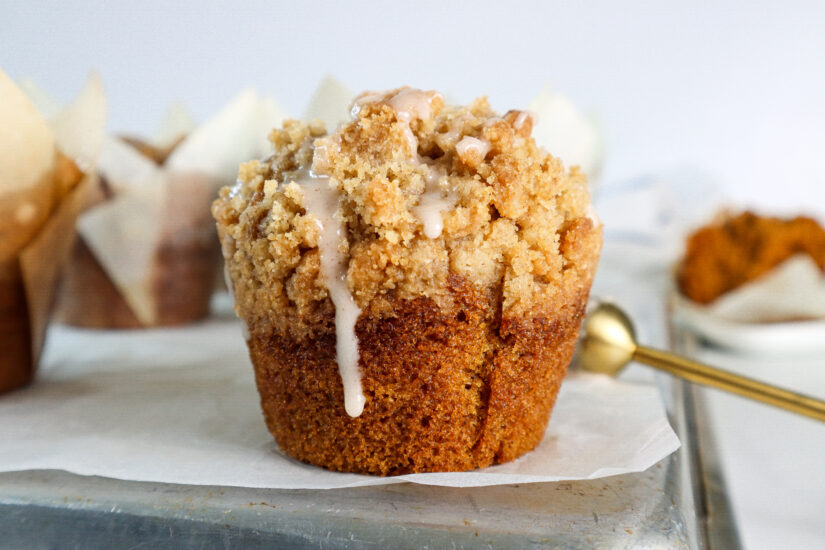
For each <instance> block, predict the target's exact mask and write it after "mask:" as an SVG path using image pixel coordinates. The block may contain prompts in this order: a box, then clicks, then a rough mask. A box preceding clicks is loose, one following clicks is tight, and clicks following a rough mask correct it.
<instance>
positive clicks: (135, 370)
mask: <svg viewBox="0 0 825 550" xmlns="http://www.w3.org/2000/svg"><path fill="white" fill-rule="evenodd" d="M51 330H52V331H51V333H50V335H49V343H48V347H47V350H46V352H45V356H44V360H43V367H42V371H41V372H40V374H39V377H38V379H37V381H36V382H35V384H34V385H33V386H31V387H29V388H27V389H24V390H21V391H18V392H14V393H11V394H7V395H3V396H0V471H12V470H26V469H61V470H68V471H70V472H74V473H77V474H83V475H99V476H106V477H113V478H120V479H128V480H136V481H155V482H168V483H182V484H200V485H227V486H243V487H269V488H316V489H324V488H327V489H328V488H338V487H354V486H362V485H376V484H386V483H397V482H402V481H411V482H415V483H423V484H431V485H444V486H455V487H469V486H483V485H497V484H512V483H530V482H543V481H557V480H572V479H593V478H598V477H603V476H609V475H614V474H621V473H627V472H635V471H641V470H645V469H646V468H648V467H650V466H652V465H653V464H655V463H656V462H658V461H659V460H661V459H662V458H664V457H666V456H667V455H669V454H670V453H672V452H673V451H675V450H676V449H677V448H678V447H679V441H678V439H677V437H676V435H675V434H674V432H673V430H672V429H671V427H670V425H669V424H668V421H667V418H666V416H665V412H664V409H663V405H662V402H661V398H660V396H659V394H658V391H657V390H656V388H655V387H654V386H646V385H635V384H628V383H624V382H619V381H616V380H613V379H610V378H607V377H603V376H599V375H581V374H575V375H571V376H569V377H568V379H567V380H566V381H565V383H564V385H563V387H562V391H561V394H560V396H559V398H558V402H557V404H556V409H555V411H554V412H553V417H552V419H551V421H550V425H549V427H548V430H547V433H546V435H545V438H544V441H543V442H542V443H541V445H540V446H539V448H538V449H536V450H535V451H533V452H532V453H529V454H527V455H525V456H524V457H522V458H521V459H519V460H517V461H515V462H513V463H510V464H505V465H501V466H496V467H492V468H486V469H483V470H478V471H474V472H466V473H444V474H440V473H436V474H415V475H406V476H399V477H393V478H380V477H372V476H364V475H356V474H341V473H334V472H328V471H326V470H323V469H321V468H316V467H313V466H308V465H304V464H302V463H299V462H297V461H295V460H292V459H290V458H287V457H285V456H284V455H282V454H281V453H280V452H279V451H278V449H277V446H276V445H275V443H274V441H273V439H272V438H271V436H270V435H269V433H268V432H267V430H266V427H265V425H264V422H263V417H262V415H261V411H260V406H259V403H258V393H257V391H256V389H255V386H254V380H253V374H252V367H251V366H250V364H249V359H248V356H247V350H246V346H245V344H244V340H243V338H242V337H241V329H240V324H239V323H238V322H237V321H235V320H220V321H210V322H208V323H204V324H197V325H194V326H191V327H187V328H179V329H156V330H143V331H122V332H100V331H84V330H80V329H71V328H67V327H61V326H57V327H53V328H52V329H51Z"/></svg>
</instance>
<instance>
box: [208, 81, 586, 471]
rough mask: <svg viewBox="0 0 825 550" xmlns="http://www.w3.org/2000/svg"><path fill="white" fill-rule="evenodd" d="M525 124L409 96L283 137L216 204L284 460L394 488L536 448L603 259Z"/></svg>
mask: <svg viewBox="0 0 825 550" xmlns="http://www.w3.org/2000/svg"><path fill="white" fill-rule="evenodd" d="M532 125H533V119H532V116H531V115H530V114H529V113H527V112H524V111H510V112H508V113H507V114H506V115H504V116H499V115H497V114H496V113H495V112H493V111H492V110H491V109H490V107H489V105H488V103H487V100H486V99H485V98H481V99H477V100H476V101H474V102H473V103H472V104H471V105H469V106H468V107H451V106H447V105H445V104H444V100H443V97H442V96H441V95H440V94H438V93H436V92H424V91H420V90H414V89H409V88H402V89H399V90H393V91H390V92H387V93H376V94H372V93H370V94H364V95H361V96H360V97H359V98H358V99H356V101H355V104H354V106H353V114H352V119H351V120H350V121H349V122H347V123H345V124H343V125H341V126H340V127H339V128H338V129H337V130H336V131H335V132H334V133H331V134H327V133H326V132H325V130H324V128H322V127H320V126H319V125H315V124H309V125H307V124H303V123H301V122H298V121H288V122H286V123H285V125H284V127H283V128H282V129H280V130H275V131H273V132H272V134H271V141H272V144H273V146H274V153H273V155H272V156H271V157H269V158H267V159H265V160H263V161H252V162H249V163H246V164H244V165H242V166H241V170H240V175H239V180H238V183H237V184H236V185H235V186H234V187H232V188H224V189H223V190H222V191H221V195H220V198H219V199H218V200H217V201H216V202H215V204H214V206H213V214H214V216H215V218H216V220H217V225H218V232H219V234H220V237H221V241H222V244H223V253H224V257H225V258H226V263H227V269H228V274H229V276H230V278H231V282H232V283H233V286H234V293H235V299H236V311H237V313H238V315H239V316H240V317H241V318H242V319H243V320H244V321H245V322H246V325H247V327H248V329H249V330H248V344H249V350H250V356H251V358H252V363H253V365H254V367H255V374H256V380H257V384H258V389H259V392H260V395H261V403H262V406H263V411H264V416H265V419H266V423H267V426H268V427H269V430H270V431H271V432H272V434H273V435H274V436H275V439H276V440H277V442H278V445H279V446H280V448H281V449H282V450H283V451H284V452H286V453H287V454H289V455H291V456H293V457H295V458H297V459H299V460H302V461H305V462H309V463H312V464H316V465H319V466H323V467H326V468H329V469H332V470H340V471H348V472H363V473H372V474H380V475H393V474H401V473H408V472H432V471H459V470H469V469H473V468H479V467H484V466H489V465H491V464H495V463H500V462H506V461H510V460H513V459H515V458H516V457H518V456H520V455H522V454H524V453H525V452H527V451H529V450H531V449H533V448H534V447H536V445H538V443H539V442H540V440H541V438H542V436H543V434H544V431H545V427H546V425H547V421H548V419H549V416H550V411H551V409H552V407H553V404H554V402H555V399H556V395H557V393H558V390H559V386H560V384H561V380H562V378H563V377H564V375H565V372H566V369H567V365H568V363H569V361H570V358H571V355H572V353H573V348H574V346H575V342H576V337H577V333H578V330H579V325H580V322H581V320H582V316H583V314H584V308H585V304H586V302H587V297H588V293H589V290H590V285H591V282H592V280H593V275H594V271H595V268H596V264H597V261H598V255H599V250H600V247H601V226H600V223H599V222H598V220H597V219H596V217H595V215H594V214H593V211H592V209H591V207H590V202H589V197H588V193H587V189H586V186H585V177H584V176H583V174H581V172H579V171H578V169H577V168H575V167H574V168H572V169H571V170H570V171H569V172H567V171H565V169H564V167H563V166H562V163H561V162H560V161H559V160H558V159H556V158H554V157H552V156H550V155H549V154H547V153H546V152H545V151H543V150H542V149H540V148H539V147H538V146H537V145H536V143H535V142H534V140H533V139H532V138H531V137H530V132H531V129H532Z"/></svg>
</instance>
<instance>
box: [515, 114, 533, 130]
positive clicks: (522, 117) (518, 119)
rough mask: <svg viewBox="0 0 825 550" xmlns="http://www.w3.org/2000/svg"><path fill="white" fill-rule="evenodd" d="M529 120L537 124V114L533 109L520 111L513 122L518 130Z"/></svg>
mask: <svg viewBox="0 0 825 550" xmlns="http://www.w3.org/2000/svg"><path fill="white" fill-rule="evenodd" d="M527 120H530V121H531V122H532V123H533V125H535V124H536V115H535V114H534V113H533V112H532V111H520V112H519V114H518V116H517V117H516V120H515V122H513V128H515V129H516V130H521V129H522V127H523V126H524V123H525V122H527Z"/></svg>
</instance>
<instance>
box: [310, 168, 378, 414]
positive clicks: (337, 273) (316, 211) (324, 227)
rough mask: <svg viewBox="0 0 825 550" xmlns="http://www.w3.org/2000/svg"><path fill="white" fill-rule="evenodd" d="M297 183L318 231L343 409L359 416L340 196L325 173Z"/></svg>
mask: <svg viewBox="0 0 825 550" xmlns="http://www.w3.org/2000/svg"><path fill="white" fill-rule="evenodd" d="M297 183H299V184H300V185H301V187H302V188H303V192H304V198H303V206H304V208H305V209H306V211H307V213H309V214H311V215H312V217H313V218H315V223H317V224H318V228H319V229H320V231H321V236H320V238H319V240H318V251H319V252H320V254H321V276H322V277H323V279H324V282H325V283H326V287H327V291H328V292H329V297H330V299H331V300H332V303H333V304H334V305H335V354H336V358H337V361H338V372H339V373H340V375H341V382H342V383H343V385H344V408H345V409H346V411H347V414H348V415H350V416H353V417H355V416H359V415H360V414H361V413H362V412H363V410H364V403H365V402H366V398H365V397H364V393H363V391H362V389H361V372H360V371H359V370H358V336H357V335H356V334H355V322H356V321H357V320H358V316H359V315H360V314H361V309H360V308H359V307H358V305H357V304H356V303H355V300H353V298H352V294H351V293H350V291H349V287H348V286H347V258H346V257H345V256H344V254H342V253H341V251H340V244H341V239H342V238H343V235H344V234H345V232H346V225H345V223H344V222H342V221H341V220H340V219H336V212H337V211H338V206H339V201H340V197H339V194H338V191H337V190H336V189H335V187H334V186H333V185H332V181H331V180H330V178H329V177H327V176H322V175H316V174H315V173H313V172H311V171H310V172H308V173H306V174H305V175H304V176H303V177H302V178H300V179H299V180H298V181H297Z"/></svg>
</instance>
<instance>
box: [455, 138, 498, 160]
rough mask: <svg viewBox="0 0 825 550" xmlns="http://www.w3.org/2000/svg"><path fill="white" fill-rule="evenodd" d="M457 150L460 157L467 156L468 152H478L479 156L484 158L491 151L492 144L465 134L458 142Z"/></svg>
mask: <svg viewBox="0 0 825 550" xmlns="http://www.w3.org/2000/svg"><path fill="white" fill-rule="evenodd" d="M455 152H456V153H457V154H458V156H459V157H465V156H467V155H468V154H477V155H478V156H479V158H482V159H483V158H484V157H486V156H487V153H489V152H490V144H489V143H488V142H487V141H485V140H483V139H478V138H474V137H470V136H464V137H463V138H461V141H459V142H458V143H456V145H455Z"/></svg>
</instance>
